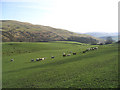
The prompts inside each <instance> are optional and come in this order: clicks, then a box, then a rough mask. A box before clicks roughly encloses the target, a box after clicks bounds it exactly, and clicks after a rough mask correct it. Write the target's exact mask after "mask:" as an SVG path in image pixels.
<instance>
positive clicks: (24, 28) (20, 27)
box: [0, 20, 99, 43]
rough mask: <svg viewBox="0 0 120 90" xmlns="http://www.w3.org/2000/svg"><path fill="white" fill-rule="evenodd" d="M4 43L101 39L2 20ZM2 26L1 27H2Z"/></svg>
mask: <svg viewBox="0 0 120 90" xmlns="http://www.w3.org/2000/svg"><path fill="white" fill-rule="evenodd" d="M1 22H2V27H0V32H1V31H2V40H3V42H11V41H13V42H40V41H65V40H69V41H79V42H82V43H96V42H98V40H99V39H96V38H95V37H92V36H90V35H86V34H77V33H73V32H70V31H67V30H63V29H57V28H53V27H49V26H43V25H33V24H30V23H26V22H19V21H14V20H1V21H0V23H1ZM0 26H1V25H0Z"/></svg>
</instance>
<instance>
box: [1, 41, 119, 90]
mask: <svg viewBox="0 0 120 90" xmlns="http://www.w3.org/2000/svg"><path fill="white" fill-rule="evenodd" d="M93 46H95V45H93ZM93 46H92V45H87V44H81V43H75V42H40V43H15V42H12V43H3V88H117V86H118V52H117V50H118V47H117V44H112V45H102V46H98V47H99V49H98V50H95V51H89V52H87V53H85V54H83V53H81V51H83V50H85V49H86V48H88V47H93ZM70 51H72V52H77V55H71V56H68V57H62V53H63V52H65V53H69V52H70ZM52 55H53V56H55V59H51V58H50V57H51V56H52ZM37 57H46V60H44V61H40V62H30V60H31V59H36V58H37ZM12 58H13V59H14V62H10V59H12Z"/></svg>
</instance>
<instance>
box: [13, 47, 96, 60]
mask: <svg viewBox="0 0 120 90" xmlns="http://www.w3.org/2000/svg"><path fill="white" fill-rule="evenodd" d="M97 49H98V47H91V48H87V49H86V50H85V51H82V53H86V52H88V51H91V50H97ZM70 53H72V51H70ZM72 54H73V55H76V52H73V53H72ZM66 56H71V54H66V53H63V57H66ZM54 58H55V56H51V59H54ZM45 59H46V58H45V57H43V58H36V61H41V60H45ZM13 61H14V59H11V62H13ZM31 62H34V59H31Z"/></svg>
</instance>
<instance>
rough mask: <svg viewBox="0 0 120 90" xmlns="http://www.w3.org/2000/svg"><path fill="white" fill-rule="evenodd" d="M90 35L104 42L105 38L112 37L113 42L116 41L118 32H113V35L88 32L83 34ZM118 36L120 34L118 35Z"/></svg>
mask: <svg viewBox="0 0 120 90" xmlns="http://www.w3.org/2000/svg"><path fill="white" fill-rule="evenodd" d="M84 34H88V35H91V36H93V37H97V38H101V39H104V40H106V38H107V37H112V39H113V40H115V41H118V32H113V33H110V32H109V33H106V32H88V33H84ZM119 35H120V34H119Z"/></svg>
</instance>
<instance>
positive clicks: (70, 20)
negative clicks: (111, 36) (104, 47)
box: [0, 0, 119, 33]
mask: <svg viewBox="0 0 120 90" xmlns="http://www.w3.org/2000/svg"><path fill="white" fill-rule="evenodd" d="M118 1H119V0H2V1H0V2H1V4H2V17H1V18H0V19H4V20H18V21H22V22H30V23H32V24H40V25H45V26H52V27H55V28H62V29H67V30H69V31H73V32H80V33H84V32H117V31H118Z"/></svg>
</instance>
